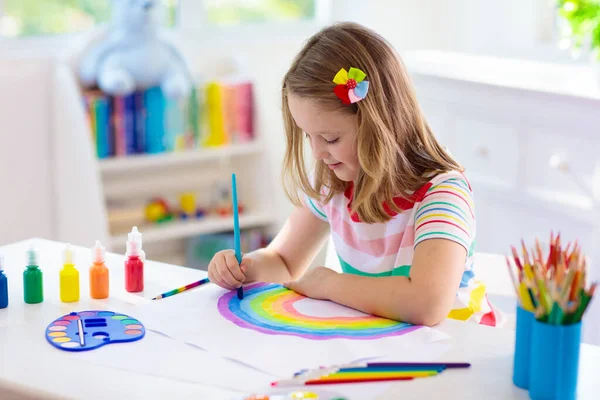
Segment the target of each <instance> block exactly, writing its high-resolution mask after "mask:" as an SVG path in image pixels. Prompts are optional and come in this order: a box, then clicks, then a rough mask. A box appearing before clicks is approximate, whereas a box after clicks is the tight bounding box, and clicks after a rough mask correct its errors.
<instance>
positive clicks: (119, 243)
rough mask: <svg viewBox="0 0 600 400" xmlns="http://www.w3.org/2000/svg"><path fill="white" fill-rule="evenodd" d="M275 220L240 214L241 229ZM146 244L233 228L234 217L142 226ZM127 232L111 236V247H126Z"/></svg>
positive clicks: (260, 214)
mask: <svg viewBox="0 0 600 400" xmlns="http://www.w3.org/2000/svg"><path fill="white" fill-rule="evenodd" d="M272 222H273V218H272V214H270V213H265V212H249V213H245V214H241V215H240V229H245V228H254V227H259V226H266V225H269V224H270V223H272ZM139 228H140V232H142V235H143V241H144V244H146V243H155V242H159V241H162V240H172V239H183V238H186V237H191V236H196V235H201V234H206V233H216V232H225V231H230V230H231V231H232V230H233V217H213V216H209V217H204V218H201V219H198V220H189V221H170V222H165V223H162V224H156V225H144V226H140V227H139ZM126 241H127V233H124V234H121V235H114V236H111V238H110V246H111V249H115V248H121V247H125V242H126Z"/></svg>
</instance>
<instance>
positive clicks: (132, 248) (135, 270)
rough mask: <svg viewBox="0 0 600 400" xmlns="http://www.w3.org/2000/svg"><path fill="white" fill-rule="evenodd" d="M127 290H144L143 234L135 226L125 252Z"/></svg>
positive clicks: (133, 291)
mask: <svg viewBox="0 0 600 400" xmlns="http://www.w3.org/2000/svg"><path fill="white" fill-rule="evenodd" d="M125 256H126V257H127V260H125V290H127V291H128V292H132V293H135V292H141V291H143V290H144V261H145V258H146V257H145V254H144V251H143V250H142V234H141V233H140V232H139V231H138V229H137V227H136V226H134V227H133V229H132V230H131V232H130V233H129V235H128V237H127V252H126V253H125Z"/></svg>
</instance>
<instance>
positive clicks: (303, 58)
mask: <svg viewBox="0 0 600 400" xmlns="http://www.w3.org/2000/svg"><path fill="white" fill-rule="evenodd" d="M350 67H355V68H359V69H361V70H362V71H364V72H365V73H366V74H367V77H366V80H368V81H369V93H368V94H367V96H366V97H365V98H364V99H362V100H361V101H359V102H357V103H354V104H352V105H349V106H348V105H343V104H342V102H341V101H340V99H339V98H338V97H337V96H336V95H335V94H334V93H333V88H334V86H335V84H334V83H333V81H332V80H333V77H334V76H335V74H336V73H337V72H338V71H339V70H340V68H345V69H346V70H348V69H349V68H350ZM290 93H291V94H294V95H295V96H299V97H302V98H308V99H311V100H314V101H317V102H319V104H321V105H323V107H328V109H331V110H336V109H340V110H343V111H344V112H348V113H352V114H356V115H357V120H358V134H357V149H358V161H359V164H360V167H361V168H360V172H359V176H358V179H357V181H356V182H355V187H354V196H353V203H352V208H353V211H356V212H357V213H358V216H359V217H360V219H361V221H363V222H367V223H374V222H385V221H388V220H389V219H390V218H391V217H390V216H389V215H388V213H387V212H386V211H385V209H384V207H383V203H384V202H386V203H387V205H388V207H389V208H390V209H391V210H393V211H395V212H400V211H401V210H399V209H398V208H397V207H396V205H395V204H394V202H393V201H391V200H392V199H393V198H394V197H396V196H403V197H405V198H410V194H411V193H412V192H414V191H416V190H417V189H419V188H420V187H421V186H423V185H424V184H425V183H427V182H428V181H429V180H430V179H431V176H432V175H435V174H437V173H441V172H446V171H450V170H458V171H462V170H463V169H462V167H461V166H460V165H459V164H458V163H457V162H456V161H455V160H453V159H452V157H451V156H450V155H449V154H448V153H447V152H446V151H445V150H444V149H443V148H442V146H441V145H440V144H439V143H438V142H437V140H436V139H435V137H434V135H433V133H432V131H431V129H430V127H429V125H428V124H427V122H426V121H425V117H424V115H423V112H422V111H421V109H420V108H419V105H418V103H417V99H416V95H415V92H414V89H413V87H412V83H411V81H410V78H409V76H408V73H407V71H406V69H405V67H404V65H403V63H402V61H401V60H400V57H399V56H398V55H397V54H396V52H395V51H394V49H393V47H392V46H391V45H390V44H388V43H387V42H386V41H385V40H384V39H383V38H382V37H381V36H379V35H378V34H377V33H375V32H373V31H371V30H369V29H367V28H365V27H363V26H361V25H359V24H356V23H349V22H344V23H337V24H334V25H332V26H329V27H327V28H324V29H322V30H321V31H320V32H318V33H317V34H315V35H314V36H312V37H311V38H310V39H309V40H308V42H307V43H306V44H305V45H304V47H303V49H302V50H301V51H300V53H299V54H298V55H297V56H296V58H295V59H294V62H293V63H292V65H291V67H290V68H289V70H288V72H287V73H286V75H285V77H284V79H283V85H282V107H283V120H284V125H285V133H286V137H287V146H286V152H285V157H284V163H283V177H284V187H285V190H286V193H287V195H288V197H289V198H290V200H292V202H293V203H294V204H296V205H299V204H300V203H301V202H300V199H299V191H298V189H301V190H302V191H303V192H304V193H306V194H307V195H308V196H310V197H312V198H315V199H320V200H323V201H324V202H328V201H329V200H331V198H332V197H333V195H335V194H336V193H339V192H342V191H344V190H345V189H346V187H347V185H348V183H347V182H344V181H341V180H340V179H338V178H337V177H336V176H335V174H334V173H333V171H331V170H329V169H328V168H325V166H324V163H322V162H318V163H317V164H316V167H315V171H314V182H313V183H314V187H312V186H311V183H310V181H309V178H308V174H307V170H306V166H305V163H304V152H303V143H304V141H303V133H302V130H301V129H300V128H299V127H298V125H296V122H295V121H294V118H293V117H292V115H291V113H290V110H289V106H288V95H289V94H290ZM323 187H325V188H328V189H329V190H327V195H326V196H325V198H324V199H322V197H323V196H321V194H320V193H321V189H322V188H323Z"/></svg>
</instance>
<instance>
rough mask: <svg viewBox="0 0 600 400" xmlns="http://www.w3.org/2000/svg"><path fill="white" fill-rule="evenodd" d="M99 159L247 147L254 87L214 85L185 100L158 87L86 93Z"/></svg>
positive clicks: (251, 132)
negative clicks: (119, 92)
mask: <svg viewBox="0 0 600 400" xmlns="http://www.w3.org/2000/svg"><path fill="white" fill-rule="evenodd" d="M83 100H84V105H85V108H86V114H87V118H88V122H89V124H90V128H91V132H92V141H93V144H94V147H95V150H96V154H97V156H98V158H101V159H103V158H109V157H123V156H127V155H133V154H157V153H163V152H172V151H179V150H185V149H193V148H198V147H210V146H213V147H214V146H222V145H226V144H229V143H242V142H248V141H251V140H252V139H253V138H254V118H253V113H254V101H253V91H252V84H251V83H250V82H246V81H244V82H237V83H224V82H209V83H207V84H206V85H204V86H203V87H199V88H193V89H192V90H191V92H190V94H189V96H187V97H186V98H184V99H179V100H175V99H170V98H168V97H166V96H165V95H164V94H163V92H162V90H161V89H160V88H159V87H154V88H150V89H148V90H144V91H138V92H135V93H133V94H131V95H129V96H108V95H106V94H104V93H102V92H101V91H99V90H90V91H86V92H84V94H83Z"/></svg>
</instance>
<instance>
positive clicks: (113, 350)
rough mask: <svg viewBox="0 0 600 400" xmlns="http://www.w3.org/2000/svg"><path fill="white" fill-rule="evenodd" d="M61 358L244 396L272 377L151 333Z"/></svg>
mask: <svg viewBox="0 0 600 400" xmlns="http://www.w3.org/2000/svg"><path fill="white" fill-rule="evenodd" d="M64 353H65V356H68V357H71V358H73V359H77V360H79V361H84V362H88V363H91V364H95V365H101V366H104V367H109V368H115V369H121V370H127V371H132V372H136V373H139V374H145V375H151V376H157V377H163V378H168V379H173V380H177V381H181V382H187V383H197V384H202V385H206V386H212V387H215V388H220V389H229V390H234V391H239V392H240V393H245V392H249V391H252V390H254V389H256V388H257V387H261V386H268V384H269V383H270V382H271V381H272V380H273V377H272V376H269V375H267V374H264V373H262V372H259V371H256V370H254V369H250V368H247V367H244V366H242V365H240V364H238V363H236V362H233V361H229V360H226V359H224V358H221V357H218V356H216V355H215V354H212V353H208V352H206V351H203V350H200V349H197V348H194V347H193V346H190V345H188V344H185V343H183V342H180V341H176V340H173V339H170V338H167V337H164V336H161V335H159V334H157V333H155V332H148V331H147V332H146V335H145V336H144V337H143V338H142V339H141V340H139V341H136V342H131V343H115V344H112V345H106V346H103V347H101V348H99V349H96V350H93V351H84V352H73V353H69V352H64Z"/></svg>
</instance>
